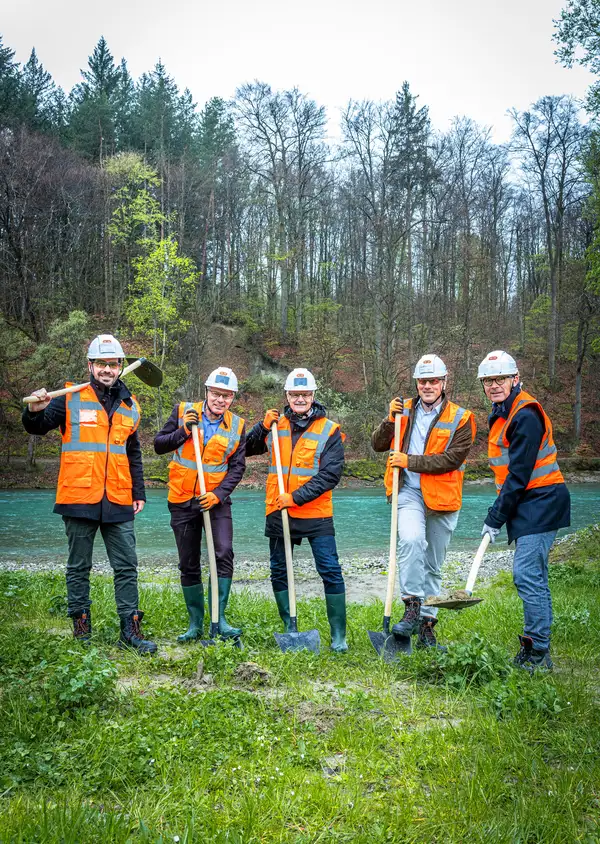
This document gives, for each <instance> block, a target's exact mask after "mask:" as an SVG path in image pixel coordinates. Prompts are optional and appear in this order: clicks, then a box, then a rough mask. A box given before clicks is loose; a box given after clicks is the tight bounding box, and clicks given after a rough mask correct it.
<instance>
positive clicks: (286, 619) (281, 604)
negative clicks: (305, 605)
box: [273, 589, 290, 633]
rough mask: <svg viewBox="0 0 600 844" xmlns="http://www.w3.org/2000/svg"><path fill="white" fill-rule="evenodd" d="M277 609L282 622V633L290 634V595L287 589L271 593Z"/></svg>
mask: <svg viewBox="0 0 600 844" xmlns="http://www.w3.org/2000/svg"><path fill="white" fill-rule="evenodd" d="M273 596H274V598H275V603H276V604H277V609H278V610H279V617H280V618H281V620H282V621H283V632H284V633H289V632H290V593H289V592H288V590H287V589H285V590H284V591H283V592H273Z"/></svg>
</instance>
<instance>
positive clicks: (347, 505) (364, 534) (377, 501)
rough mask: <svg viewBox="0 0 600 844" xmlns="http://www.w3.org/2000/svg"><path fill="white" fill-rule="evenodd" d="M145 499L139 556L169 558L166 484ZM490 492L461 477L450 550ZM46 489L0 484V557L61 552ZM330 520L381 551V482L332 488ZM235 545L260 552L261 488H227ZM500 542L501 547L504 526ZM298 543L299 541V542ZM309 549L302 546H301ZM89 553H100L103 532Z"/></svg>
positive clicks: (58, 555)
mask: <svg viewBox="0 0 600 844" xmlns="http://www.w3.org/2000/svg"><path fill="white" fill-rule="evenodd" d="M569 489H570V491H571V496H572V524H571V528H570V529H568V530H563V531H561V534H564V533H569V532H572V531H573V530H578V529H579V528H582V527H585V526H586V525H589V524H593V523H595V522H597V521H598V520H599V519H600V484H570V485H569ZM147 495H148V502H147V504H146V507H145V508H144V511H143V513H142V514H141V515H140V516H139V517H138V518H136V535H137V542H138V554H139V558H140V563H141V564H142V565H143V564H144V562H145V561H148V562H154V563H155V562H158V561H159V560H160V561H162V562H164V563H170V562H173V563H175V561H176V557H177V554H176V550H175V542H174V539H173V533H172V531H171V529H170V527H169V512H168V510H167V492H166V490H156V489H151V490H148V491H147ZM493 500H494V490H493V486H492V485H491V484H486V485H468V484H467V485H465V488H464V496H463V508H462V511H461V514H460V518H459V521H458V527H457V529H456V531H455V533H454V537H453V539H452V544H451V550H454V551H470V550H472V549H474V548H476V547H477V545H478V543H479V535H480V531H481V525H482V523H483V520H484V518H485V515H486V513H487V510H488V507H489V506H490V504H491V503H492V501H493ZM53 504H54V492H53V491H51V490H15V491H12V490H2V491H0V560H22V561H23V562H26V561H27V560H32V559H38V560H39V559H46V560H51V559H55V560H64V559H65V557H66V538H65V535H64V529H63V524H62V519H61V518H60V517H59V516H56V515H54V513H53V512H52V507H53ZM334 508H335V526H336V535H337V542H338V549H339V552H340V556H341V557H344V558H356V557H359V556H361V555H369V556H373V555H378V554H381V555H387V550H388V545H389V524H390V523H389V519H390V508H389V505H388V504H387V501H386V499H385V496H384V495H383V493H382V491H381V490H379V489H362V490H338V491H336V492H335V493H334ZM233 518H234V532H235V534H234V548H235V552H236V556H237V557H238V559H245V560H265V559H266V552H267V539H266V538H265V536H264V493H263V492H262V491H253V490H248V491H245V490H242V491H238V492H236V493H235V494H234V496H233ZM499 544H500V545H501V546H502V547H504V548H506V533H505V532H504V531H503V532H502V534H501V536H500V539H499ZM303 549H304V544H303ZM308 550H309V549H308V548H306V549H305V551H304V553H306V552H307V551H308ZM94 553H95V559H102V560H103V559H106V552H105V550H104V546H103V543H102V541H101V538H100V537H98V541H97V542H96V547H95V552H94Z"/></svg>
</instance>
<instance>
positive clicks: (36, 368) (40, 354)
mask: <svg viewBox="0 0 600 844" xmlns="http://www.w3.org/2000/svg"><path fill="white" fill-rule="evenodd" d="M89 322H90V320H89V316H88V314H86V313H85V311H71V312H70V313H69V315H68V316H67V318H66V319H58V320H55V321H54V322H53V323H52V324H51V325H50V328H49V329H48V337H47V340H46V342H45V343H40V344H39V345H38V346H36V348H35V350H34V352H33V354H32V355H31V357H30V358H29V360H28V361H27V370H28V373H29V377H30V379H31V382H32V383H36V384H44V385H45V386H46V387H48V388H49V389H52V388H56V387H62V386H64V382H65V381H75V382H78V381H81V380H82V379H83V380H85V379H86V378H87V371H86V365H85V350H86V346H87V343H88V342H89V339H90V337H89V334H90V325H89Z"/></svg>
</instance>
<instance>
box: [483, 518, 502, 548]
mask: <svg viewBox="0 0 600 844" xmlns="http://www.w3.org/2000/svg"><path fill="white" fill-rule="evenodd" d="M486 533H487V534H488V536H489V537H490V542H491V543H492V545H493V544H494V542H495V541H496V537H497V536H498V534H499V533H500V528H495V527H492V526H491V525H488V524H487V523H486V522H484V523H483V528H482V530H481V535H482V536H485V535H486Z"/></svg>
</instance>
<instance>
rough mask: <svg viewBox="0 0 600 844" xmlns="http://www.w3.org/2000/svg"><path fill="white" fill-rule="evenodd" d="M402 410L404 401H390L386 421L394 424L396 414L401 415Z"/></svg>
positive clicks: (398, 399)
mask: <svg viewBox="0 0 600 844" xmlns="http://www.w3.org/2000/svg"><path fill="white" fill-rule="evenodd" d="M403 410H404V401H403V400H402V399H401V398H397V399H392V400H391V402H390V415H389V416H388V419H389V420H390V422H394V421H395V420H396V414H397V413H402V411H403Z"/></svg>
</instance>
